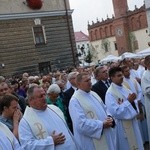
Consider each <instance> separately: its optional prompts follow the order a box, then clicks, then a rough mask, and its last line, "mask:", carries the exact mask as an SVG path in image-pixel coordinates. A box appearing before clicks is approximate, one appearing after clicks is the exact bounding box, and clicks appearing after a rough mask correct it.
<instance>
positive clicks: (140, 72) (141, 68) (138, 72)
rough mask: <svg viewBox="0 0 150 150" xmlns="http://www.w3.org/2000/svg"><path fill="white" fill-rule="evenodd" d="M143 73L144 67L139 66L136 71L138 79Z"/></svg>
mask: <svg viewBox="0 0 150 150" xmlns="http://www.w3.org/2000/svg"><path fill="white" fill-rule="evenodd" d="M144 71H145V67H143V66H142V65H139V67H138V69H137V74H138V76H139V77H140V78H142V75H143V73H144Z"/></svg>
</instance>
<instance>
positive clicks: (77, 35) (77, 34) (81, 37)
mask: <svg viewBox="0 0 150 150" xmlns="http://www.w3.org/2000/svg"><path fill="white" fill-rule="evenodd" d="M74 34H75V41H76V42H82V41H89V37H88V36H87V35H86V34H84V33H83V32H82V31H80V32H75V33H74Z"/></svg>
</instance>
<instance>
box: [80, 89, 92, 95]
mask: <svg viewBox="0 0 150 150" xmlns="http://www.w3.org/2000/svg"><path fill="white" fill-rule="evenodd" d="M78 91H79V92H80V93H85V94H90V91H89V92H86V91H83V90H81V89H78Z"/></svg>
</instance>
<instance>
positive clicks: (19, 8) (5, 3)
mask: <svg viewBox="0 0 150 150" xmlns="http://www.w3.org/2000/svg"><path fill="white" fill-rule="evenodd" d="M23 2H26V0H0V14H7V13H8V14H9V13H25V12H40V11H55V10H64V9H65V7H64V0H43V6H42V8H41V9H40V10H32V9H30V8H29V7H28V6H26V5H25V4H24V3H23ZM66 2H67V5H68V8H70V6H69V0H66Z"/></svg>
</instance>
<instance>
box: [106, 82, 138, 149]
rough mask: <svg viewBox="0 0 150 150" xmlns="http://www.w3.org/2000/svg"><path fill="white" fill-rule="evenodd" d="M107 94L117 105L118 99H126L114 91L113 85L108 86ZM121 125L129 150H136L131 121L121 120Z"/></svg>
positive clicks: (116, 90)
mask: <svg viewBox="0 0 150 150" xmlns="http://www.w3.org/2000/svg"><path fill="white" fill-rule="evenodd" d="M124 88H126V87H124ZM126 90H127V91H129V90H128V89H127V88H126ZM107 92H109V93H111V94H112V95H113V96H114V97H115V99H116V101H117V103H118V99H126V98H125V97H124V96H123V95H122V94H121V93H120V92H119V91H118V89H116V87H115V86H114V83H112V84H111V85H110V87H109V88H108V91H107ZM122 124H123V128H124V130H125V135H126V137H127V140H128V143H129V147H130V150H138V144H137V141H136V136H135V133H134V129H133V125H132V120H122Z"/></svg>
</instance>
